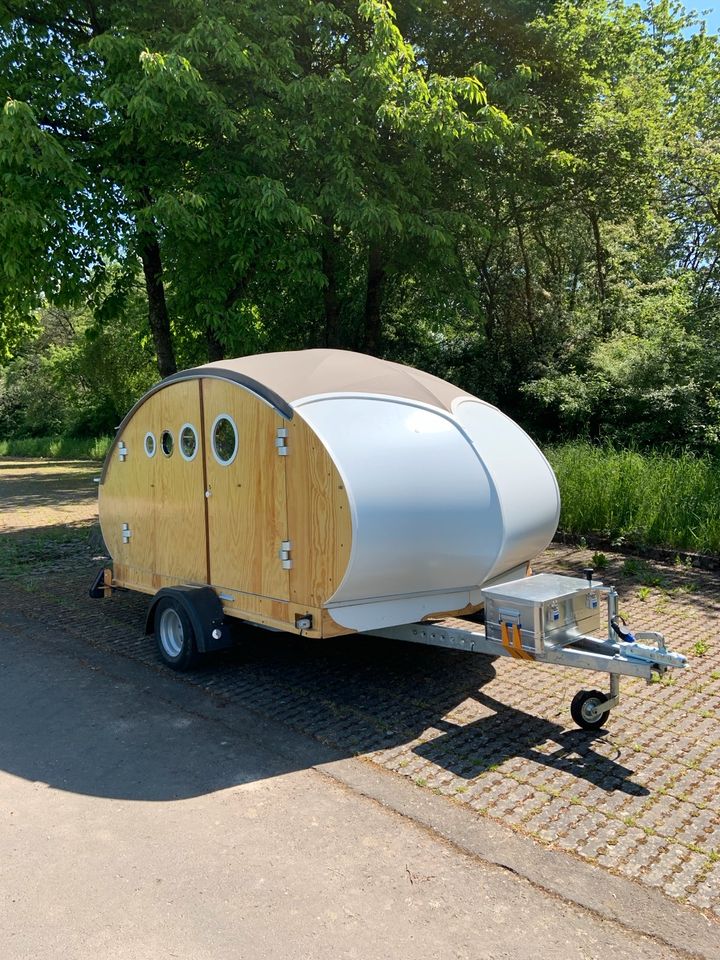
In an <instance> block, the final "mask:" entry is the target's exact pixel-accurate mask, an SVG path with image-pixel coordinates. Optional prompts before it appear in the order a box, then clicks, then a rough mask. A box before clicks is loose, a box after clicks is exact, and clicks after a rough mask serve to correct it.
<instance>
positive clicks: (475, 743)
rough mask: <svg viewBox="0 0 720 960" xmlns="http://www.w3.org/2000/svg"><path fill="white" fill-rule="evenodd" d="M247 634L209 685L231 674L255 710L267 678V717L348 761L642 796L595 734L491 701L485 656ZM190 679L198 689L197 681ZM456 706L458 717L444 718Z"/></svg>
mask: <svg viewBox="0 0 720 960" xmlns="http://www.w3.org/2000/svg"><path fill="white" fill-rule="evenodd" d="M252 634H253V636H252V637H251V636H249V635H248V632H247V631H246V635H245V637H244V642H243V645H242V646H241V647H240V648H238V650H237V651H235V652H231V653H228V654H225V655H224V656H223V657H218V658H217V659H216V662H215V664H214V666H213V667H209V669H211V671H212V673H213V680H212V686H213V687H215V688H218V687H219V688H220V689H223V686H224V684H223V681H222V680H220V679H219V678H218V677H217V673H220V674H222V673H224V671H225V670H227V669H231V670H233V671H234V673H235V683H239V684H240V686H241V689H242V699H243V703H245V704H247V705H250V706H252V707H253V708H254V709H260V710H261V709H263V702H264V701H265V697H266V695H267V691H266V690H265V689H264V683H263V681H264V679H265V678H266V677H267V676H268V673H270V674H271V675H272V677H273V685H274V686H275V689H276V691H278V690H279V691H280V693H281V695H280V698H279V702H277V703H276V706H275V710H274V716H275V717H276V718H277V719H280V720H285V722H288V723H289V724H290V725H292V726H293V727H295V728H296V729H298V730H299V731H301V732H302V733H305V734H309V735H311V736H315V737H317V738H318V739H320V740H321V741H322V742H324V743H327V744H331V745H332V746H333V747H335V748H339V749H340V750H342V751H344V752H346V753H348V754H350V755H354V754H358V753H359V754H371V753H374V752H376V751H379V750H385V751H387V750H389V751H392V750H393V749H395V748H397V747H402V746H405V747H406V748H407V753H408V755H411V754H414V755H416V756H418V757H422V758H423V759H425V760H427V761H429V762H430V763H432V764H433V765H435V766H436V767H438V768H440V769H442V770H447V771H449V772H451V773H453V774H454V775H455V776H456V777H459V778H464V779H465V780H468V781H469V780H472V779H474V778H476V777H479V776H481V775H482V774H483V773H484V772H486V771H488V770H491V769H496V768H499V767H501V766H502V764H503V763H505V762H506V761H507V760H510V759H511V758H524V759H526V760H529V761H532V762H534V763H537V764H539V765H541V766H544V767H550V768H553V769H555V770H558V771H562V772H564V773H565V774H567V775H569V776H570V777H577V778H579V779H584V780H587V781H588V782H590V783H592V784H593V785H595V786H597V787H600V788H601V789H603V790H605V791H607V792H612V791H621V792H623V793H626V794H629V795H633V796H646V795H647V794H648V790H647V789H646V788H645V787H644V786H642V785H640V784H638V783H636V782H634V781H633V779H632V778H633V776H634V773H635V771H633V770H632V769H630V768H628V767H626V766H624V765H622V764H621V763H619V762H618V761H617V759H613V758H612V757H611V756H607V755H606V754H605V753H603V752H601V750H604V749H606V748H607V741H606V740H605V739H604V734H603V733H602V731H598V732H597V733H590V732H588V731H584V730H574V729H573V730H568V729H565V728H564V727H563V726H561V725H560V724H557V723H553V722H552V721H550V720H546V719H544V718H542V717H539V716H535V715H532V714H529V713H526V712H525V711H523V710H519V709H517V708H515V707H512V706H509V705H507V704H505V703H502V702H501V701H499V700H497V699H495V698H493V697H492V696H490V695H489V694H488V693H487V691H486V690H485V689H484V688H485V687H487V685H488V684H490V683H491V682H492V681H493V680H495V678H496V671H495V668H494V666H493V660H492V659H491V658H489V657H485V656H477V655H472V654H466V653H462V652H457V651H449V650H443V649H436V648H431V647H423V646H419V645H416V644H410V643H401V642H398V641H386V640H381V639H378V638H365V637H363V638H361V639H358V638H357V637H355V638H346V639H345V641H344V642H341V641H338V640H334V641H332V642H329V643H318V642H317V641H298V639H297V638H296V637H283V636H278V637H277V639H276V640H275V642H274V643H273V644H272V650H270V649H269V648H268V645H267V637H266V636H263V634H262V631H252ZM208 666H209V665H208ZM241 678H243V679H241ZM196 680H197V681H199V682H200V683H201V684H203V679H202V675H198V676H197V677H196ZM233 686H234V683H233V682H232V681H231V685H230V690H232V688H233ZM458 708H460V713H461V714H462V717H463V719H462V720H461V721H460V722H458V721H454V720H451V719H448V716H449V715H450V716H452V715H453V713H454V712H455V711H458ZM478 713H481V714H482V716H481V717H479V718H478V719H473V718H472V717H473V714H474V715H475V716H477V714H478ZM466 717H468V718H469V719H467V720H466V719H465V718H466ZM419 739H420V741H421V742H419V743H418V740H419ZM598 748H599V749H598Z"/></svg>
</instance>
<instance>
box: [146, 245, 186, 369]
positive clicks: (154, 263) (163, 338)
mask: <svg viewBox="0 0 720 960" xmlns="http://www.w3.org/2000/svg"><path fill="white" fill-rule="evenodd" d="M140 258H141V260H142V265H143V273H144V275H145V289H146V290H147V299H148V320H149V322H150V332H151V333H152V338H153V341H154V342H155V353H156V354H157V365H158V370H159V371H160V376H161V377H169V376H170V374H172V373H175V372H176V371H177V364H176V363H175V351H174V350H173V345H172V336H171V334H170V316H169V314H168V309H167V303H166V302H165V286H164V284H163V280H162V259H161V257H160V245H159V244H158V242H157V240H156V239H155V238H154V237H147V238H146V239H145V241H144V243H143V245H142V248H141V250H140Z"/></svg>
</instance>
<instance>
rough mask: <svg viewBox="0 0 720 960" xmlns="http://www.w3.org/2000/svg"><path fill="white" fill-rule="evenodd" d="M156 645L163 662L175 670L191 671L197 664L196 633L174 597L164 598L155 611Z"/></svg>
mask: <svg viewBox="0 0 720 960" xmlns="http://www.w3.org/2000/svg"><path fill="white" fill-rule="evenodd" d="M155 643H156V644H157V649H158V653H159V654H160V658H161V660H162V661H163V663H165V664H167V666H168V667H171V668H172V669H173V670H190V669H191V668H192V667H193V666H194V665H195V664H196V662H197V659H198V652H197V645H196V642H195V631H194V629H193V626H192V624H191V623H190V619H189V617H188V615H187V613H186V612H185V610H184V609H183V607H182V605H181V604H180V603H178V602H177V600H175V599H174V598H173V597H163V598H162V600H160V601H159V602H158V605H157V607H156V609H155Z"/></svg>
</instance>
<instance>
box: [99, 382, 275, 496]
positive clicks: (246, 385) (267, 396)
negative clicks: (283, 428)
mask: <svg viewBox="0 0 720 960" xmlns="http://www.w3.org/2000/svg"><path fill="white" fill-rule="evenodd" d="M201 379H210V380H230V381H232V382H233V383H236V384H237V385H238V386H239V387H242V388H243V389H244V390H248V391H249V392H250V393H254V394H255V395H256V396H257V397H259V398H260V399H261V400H263V401H264V402H265V403H267V405H268V406H270V407H272V408H273V409H274V410H276V411H277V412H278V413H279V414H280V416H281V417H284V418H285V419H286V420H292V418H293V408H292V407H291V406H290V404H289V403H288V402H287V401H286V400H283V398H282V397H281V396H280V395H279V394H277V393H275V391H274V390H270V388H269V387H266V386H265V384H264V383H260V382H259V381H258V380H253V378H252V377H248V376H246V375H245V374H244V373H238V372H237V371H236V370H226V369H225V368H224V367H192V368H191V369H189V370H178V372H177V373H172V374H171V375H170V376H169V377H165V379H164V380H160V382H159V383H156V384H155V386H153V387H150V389H149V390H148V392H147V393H145V394H143V396H142V397H140V399H139V400H138V401H137V403H136V404H135V405H134V406H133V407H132V408H131V409H130V410H129V411H128V413H127V414H126V415H125V417H124V418H123V421H122V423H121V424H120V426H119V427H118V428H117V430H116V431H115V437H114V439H113V442H112V443H111V444H110V449H109V450H108V452H107V456H106V457H105V462H104V463H103V468H102V474H101V475H100V483H101V484H102V483H104V482H105V475H106V473H107V469H108V466H109V464H110V458H111V457H112V455H113V453H114V452H115V447H116V445H117V442H118V440H119V439H120V435H121V434H122V432H123V430H124V429H125V427H126V426H127V424H128V423H129V421H130V420H131V419H132V418H133V417H134V416H135V414H136V413H137V411H138V410H139V409H140V407H141V406H142V405H143V404H144V403H145V401H146V400H149V399H150V397H152V396H153V395H154V394H156V393H157V392H158V391H159V390H162V389H163V387H167V386H170V384H171V383H179V382H180V381H182V380H201Z"/></svg>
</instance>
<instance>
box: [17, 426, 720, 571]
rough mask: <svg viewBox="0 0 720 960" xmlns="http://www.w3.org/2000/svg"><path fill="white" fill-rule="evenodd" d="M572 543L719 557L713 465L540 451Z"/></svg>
mask: <svg viewBox="0 0 720 960" xmlns="http://www.w3.org/2000/svg"><path fill="white" fill-rule="evenodd" d="M111 442H112V437H109V436H104V437H96V438H94V439H77V438H72V437H32V438H29V439H23V440H0V456H5V457H42V458H48V459H54V460H102V459H103V458H104V457H105V455H106V453H107V451H108V448H109V446H110V443H111ZM545 454H546V455H547V457H548V459H549V461H550V463H551V464H552V467H553V469H554V470H555V473H556V475H557V478H558V483H559V484H560V494H561V498H562V513H561V516H560V529H561V530H562V531H563V533H564V534H566V535H568V536H571V537H578V538H580V537H583V536H596V537H600V538H603V539H605V540H608V541H610V542H615V543H616V544H617V545H622V544H623V543H628V544H634V545H639V546H648V547H666V548H670V549H678V550H690V551H694V552H697V553H713V554H717V553H720V459H718V458H712V457H700V456H697V455H694V454H691V453H682V452H681V453H677V454H672V453H665V452H642V453H641V452H639V451H635V450H622V449H618V448H616V447H613V446H611V445H605V446H596V445H593V444H591V443H587V442H585V441H574V442H570V443H562V444H557V445H554V446H549V447H546V448H545Z"/></svg>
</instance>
